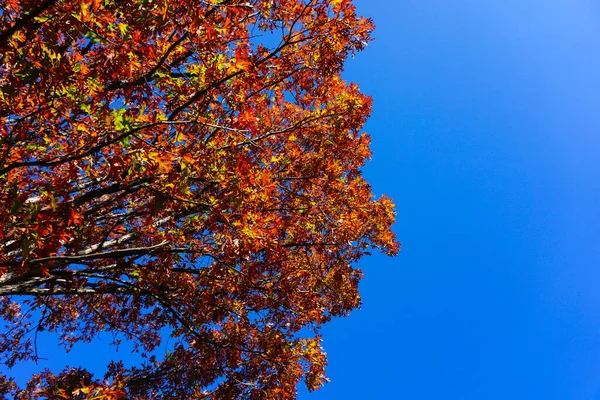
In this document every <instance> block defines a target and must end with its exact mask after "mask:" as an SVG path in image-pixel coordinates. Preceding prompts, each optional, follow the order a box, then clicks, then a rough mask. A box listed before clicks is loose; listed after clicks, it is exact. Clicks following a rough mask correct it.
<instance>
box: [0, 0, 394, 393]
mask: <svg viewBox="0 0 600 400" xmlns="http://www.w3.org/2000/svg"><path fill="white" fill-rule="evenodd" d="M372 29H373V25H372V22H371V21H370V20H369V19H365V18H361V17H359V16H357V15H356V12H355V7H354V5H353V4H352V2H351V1H349V0H250V1H242V0H206V1H203V0H197V1H185V0H43V1H42V0H0V30H1V32H0V318H2V320H3V322H4V324H5V328H4V329H2V330H0V351H1V352H0V354H1V358H2V362H4V363H5V364H6V365H7V366H9V367H10V366H13V365H15V363H17V362H19V361H23V360H34V361H35V360H36V359H38V357H40V356H43V354H39V349H37V346H36V339H37V337H38V336H40V335H43V334H44V332H58V333H59V334H60V338H61V339H60V340H61V344H62V345H63V346H64V347H65V348H66V349H67V350H68V349H70V348H71V347H72V346H73V345H74V344H76V343H77V342H90V341H93V340H94V339H95V338H97V336H98V335H99V334H100V333H102V332H111V333H113V334H114V338H115V339H114V341H115V343H114V344H115V345H118V343H119V342H120V341H122V340H126V341H129V342H132V343H134V346H135V350H136V351H137V352H139V353H140V354H141V355H142V357H143V359H144V360H145V361H144V362H143V363H142V364H140V365H126V364H125V363H123V362H121V361H118V362H117V361H115V362H113V363H111V364H110V365H108V366H107V369H106V375H105V376H99V377H95V376H93V375H92V373H91V372H89V371H87V370H85V366H74V367H69V368H66V369H65V370H63V371H48V370H46V371H43V372H42V373H40V374H35V375H33V376H32V377H31V380H30V381H29V383H28V384H27V385H26V387H24V388H17V387H16V384H15V382H14V381H13V380H12V379H11V378H9V377H8V376H3V377H1V379H0V393H3V394H5V395H8V394H9V393H12V395H13V396H17V397H19V398H23V399H29V398H51V399H61V398H64V399H71V398H82V399H83V398H90V399H91V398H112V399H119V398H139V399H150V398H166V399H168V398H181V399H184V398H186V399H187V398H190V399H196V398H223V399H234V398H236V399H238V398H239V399H243V398H248V399H251V398H256V399H264V398H273V399H280V398H293V397H295V395H296V387H297V384H298V383H299V382H300V381H304V382H305V384H306V385H307V386H308V388H309V389H310V390H314V389H317V388H319V387H320V386H321V385H322V384H323V383H324V382H325V381H326V378H325V374H324V367H325V363H326V359H325V353H324V352H323V350H322V349H321V346H320V336H319V329H320V327H321V326H322V324H323V323H325V322H327V321H328V320H330V319H331V318H332V317H335V316H342V315H346V314H347V313H349V312H350V311H351V310H352V309H354V308H356V307H357V306H359V303H360V297H359V293H358V291H357V289H358V287H357V285H358V282H359V280H360V278H361V272H360V270H359V269H357V268H356V262H357V261H358V260H359V259H360V258H361V257H362V256H363V255H365V254H368V252H369V251H370V250H371V249H379V250H382V251H383V252H385V253H387V254H389V255H393V254H395V253H396V252H397V251H398V249H399V245H398V244H397V242H396V240H395V237H394V235H393V233H392V232H391V225H392V223H393V222H394V212H393V204H392V202H391V201H390V200H389V199H388V198H386V197H383V198H380V199H375V198H374V196H373V194H372V191H371V189H370V187H369V185H368V184H367V183H366V182H365V180H364V179H363V177H362V173H361V167H362V166H363V165H364V163H365V161H366V160H367V159H368V158H369V156H370V151H369V136H368V135H367V134H366V133H364V132H362V131H361V129H362V126H363V124H364V122H365V120H366V118H367V117H368V115H369V113H370V108H371V100H370V98H369V97H368V96H366V95H364V94H362V93H360V91H359V89H358V87H357V86H356V85H355V84H351V83H347V82H345V81H344V80H343V79H342V78H341V72H342V68H343V63H344V61H345V60H346V58H347V57H348V56H349V55H350V54H353V53H354V52H356V51H359V50H361V49H363V48H364V46H366V44H367V43H368V42H369V41H370V33H371V31H372ZM166 337H169V338H170V339H169V343H168V345H166V346H167V347H168V351H166V353H165V351H164V348H165V339H166ZM161 343H162V344H161Z"/></svg>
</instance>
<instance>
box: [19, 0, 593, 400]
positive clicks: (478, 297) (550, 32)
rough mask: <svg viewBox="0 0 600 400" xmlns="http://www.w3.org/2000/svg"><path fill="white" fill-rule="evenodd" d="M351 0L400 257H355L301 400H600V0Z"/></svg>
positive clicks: (356, 75) (376, 160) (370, 170)
mask: <svg viewBox="0 0 600 400" xmlns="http://www.w3.org/2000/svg"><path fill="white" fill-rule="evenodd" d="M355 3H356V4H357V7H358V10H359V13H360V14H362V15H365V16H368V17H371V18H373V19H374V20H375V23H376V25H377V30H376V32H375V34H374V36H375V38H376V40H375V41H374V42H373V43H371V44H370V45H369V47H368V48H367V50H366V51H365V52H363V53H360V54H358V55H357V56H356V58H355V59H352V60H349V62H348V64H347V70H346V73H345V77H346V78H347V79H348V80H352V81H355V82H357V83H359V85H360V86H361V90H362V91H363V92H365V93H368V94H370V95H372V96H373V97H374V110H373V115H372V117H371V119H370V120H369V122H368V124H367V125H366V128H365V129H366V130H367V131H368V132H369V133H370V134H371V135H372V138H373V151H374V155H373V160H372V162H371V163H370V164H369V165H368V166H367V167H366V168H365V173H366V175H367V178H368V180H369V181H370V182H371V183H372V184H373V189H374V191H375V192H376V193H377V194H378V195H381V194H383V193H386V194H388V195H390V196H391V197H393V198H394V199H395V201H396V203H397V212H398V216H397V217H398V222H397V224H396V226H395V231H396V233H397V235H398V237H399V239H400V240H401V241H402V243H403V251H402V253H401V254H400V255H399V256H398V257H396V258H393V259H391V258H385V257H383V256H381V255H375V256H373V257H371V258H368V259H363V260H362V261H361V263H360V265H359V266H360V267H361V268H362V269H363V270H364V272H365V278H364V280H363V283H362V285H361V290H362V294H363V303H364V304H363V307H362V309H361V310H357V311H356V312H354V313H353V314H352V315H351V316H350V317H347V318H344V319H338V320H335V321H333V322H332V323H330V324H329V325H327V326H326V327H325V329H324V343H323V344H324V347H325V349H326V351H327V353H328V354H329V367H328V374H329V376H330V378H331V380H332V381H331V383H330V384H328V385H326V386H325V387H324V388H323V389H322V390H320V391H318V392H315V393H312V394H308V393H307V392H306V391H305V390H304V389H302V390H301V392H300V399H301V400H311V399H314V400H318V399H410V400H413V399H415V400H418V399H436V400H439V399H441V400H447V399H448V400H468V399H473V400H481V399H483V400H492V399H502V400H506V399H511V400H514V399H528V400H529V399H544V400H552V399H557V400H565V399H568V400H597V399H600V290H599V289H600V268H599V267H600V246H598V242H599V239H600V206H599V204H600V158H599V157H598V155H599V154H600V134H599V132H600V96H599V94H600V55H599V54H600V3H598V2H596V1H592V0H520V1H517V0H504V1H497V0H451V1H449V0H389V1H384V0H370V1H369V0H355ZM103 340H104V342H106V343H109V342H110V337H109V335H106V336H105V337H104V339H103ZM42 350H43V351H44V355H45V356H46V357H48V358H52V357H53V356H55V357H60V354H61V353H60V352H58V350H56V349H55V347H54V345H52V346H49V347H48V348H45V349H42ZM100 353H101V352H99V353H98V354H93V355H92V356H90V355H88V354H86V353H85V352H81V353H79V354H75V356H76V357H75V358H76V359H79V360H81V362H82V363H83V364H85V362H86V361H87V358H89V357H92V358H93V361H94V363H96V364H98V365H102V366H104V365H105V364H106V362H107V361H109V360H110V358H111V357H112V354H111V353H106V354H100ZM73 363H74V364H77V360H75V361H73ZM27 368H30V366H28V365H24V366H20V367H18V368H16V369H15V371H13V372H14V373H15V374H17V375H25V374H27Z"/></svg>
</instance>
